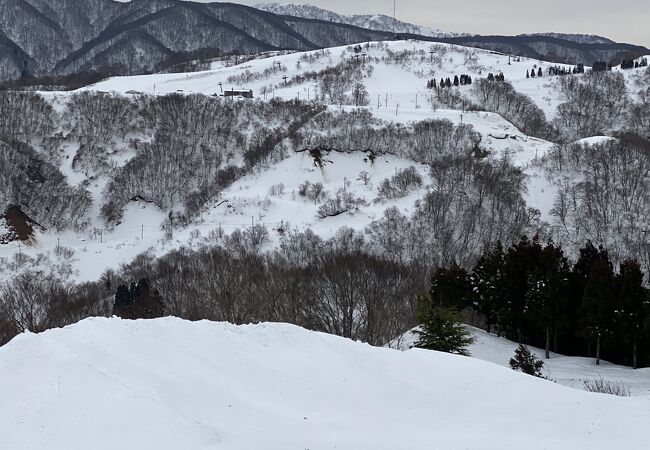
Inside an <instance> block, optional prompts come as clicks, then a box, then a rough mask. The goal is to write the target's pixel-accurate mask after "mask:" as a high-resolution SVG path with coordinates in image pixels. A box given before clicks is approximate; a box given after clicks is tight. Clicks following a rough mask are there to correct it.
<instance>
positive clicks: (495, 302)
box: [470, 242, 503, 334]
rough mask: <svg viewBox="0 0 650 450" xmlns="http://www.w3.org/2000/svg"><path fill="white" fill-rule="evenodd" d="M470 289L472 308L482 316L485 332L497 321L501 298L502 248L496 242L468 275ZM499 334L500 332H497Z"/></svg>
mask: <svg viewBox="0 0 650 450" xmlns="http://www.w3.org/2000/svg"><path fill="white" fill-rule="evenodd" d="M470 283H471V287H472V306H473V307H474V309H475V310H476V311H478V312H479V313H481V314H483V316H484V317H485V322H486V325H487V332H488V333H490V332H491V331H492V325H494V324H496V323H497V322H500V321H499V316H500V310H501V308H502V305H501V299H502V297H503V246H502V245H501V242H497V244H496V245H495V246H494V248H493V249H492V250H490V251H487V252H486V253H485V254H484V255H483V256H482V257H481V259H479V261H478V263H477V264H476V266H475V267H474V270H473V271H472V274H471V275H470ZM499 334H500V332H499Z"/></svg>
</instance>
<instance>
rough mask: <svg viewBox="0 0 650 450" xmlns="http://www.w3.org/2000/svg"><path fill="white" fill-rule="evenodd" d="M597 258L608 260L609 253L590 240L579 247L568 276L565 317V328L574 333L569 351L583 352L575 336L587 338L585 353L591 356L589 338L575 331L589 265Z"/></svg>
mask: <svg viewBox="0 0 650 450" xmlns="http://www.w3.org/2000/svg"><path fill="white" fill-rule="evenodd" d="M597 260H603V261H609V255H608V254H607V252H606V251H605V250H604V249H603V248H602V247H599V248H596V246H594V244H593V243H592V242H591V241H587V244H586V245H585V246H584V247H583V248H581V249H580V256H579V257H578V260H577V261H576V263H575V264H574V265H573V269H572V270H571V275H570V277H569V284H570V293H569V301H568V304H567V317H566V319H567V328H569V329H570V330H573V331H574V334H573V335H572V336H569V342H568V343H567V344H568V345H567V346H566V347H567V350H568V351H569V352H570V353H578V354H581V353H583V351H582V350H581V348H580V346H579V344H580V342H578V341H576V339H575V338H576V337H581V338H586V339H587V345H588V350H587V355H588V356H591V354H592V352H591V339H590V338H589V337H588V336H584V334H582V333H579V332H577V331H578V330H580V328H581V324H580V319H581V315H582V298H583V296H584V292H585V287H586V286H587V282H588V281H589V277H590V275H591V266H592V265H593V263H594V262H595V261H597ZM571 338H572V339H571Z"/></svg>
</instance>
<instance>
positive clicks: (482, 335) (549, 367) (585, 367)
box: [391, 327, 650, 400]
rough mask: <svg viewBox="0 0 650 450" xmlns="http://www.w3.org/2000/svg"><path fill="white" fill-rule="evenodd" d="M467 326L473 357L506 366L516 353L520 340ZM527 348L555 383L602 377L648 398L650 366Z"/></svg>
mask: <svg viewBox="0 0 650 450" xmlns="http://www.w3.org/2000/svg"><path fill="white" fill-rule="evenodd" d="M468 328H469V329H470V331H471V334H472V336H473V337H474V338H475V339H476V340H475V342H474V343H473V344H472V345H471V346H470V347H469V351H470V353H471V355H472V357H473V358H476V359H481V360H483V361H489V362H491V363H494V364H498V365H500V366H504V367H509V364H508V363H509V361H510V358H512V356H513V355H514V354H515V349H516V348H517V346H518V345H519V344H517V343H516V342H512V341H510V340H508V339H506V338H499V337H497V336H495V335H493V334H488V333H486V332H485V331H484V330H481V329H479V328H474V327H468ZM417 338H418V336H417V335H416V334H414V333H410V332H409V333H406V334H405V335H403V336H402V337H401V338H400V339H397V340H395V341H394V342H392V343H391V346H392V347H395V348H397V349H401V350H407V349H409V348H411V347H412V346H413V345H414V343H415V342H416V341H417ZM529 349H530V351H531V353H533V354H534V355H535V356H537V357H538V358H540V359H542V360H543V361H544V370H543V372H544V376H546V377H548V378H549V379H551V380H553V381H555V382H556V383H557V384H561V385H564V386H569V387H572V388H575V389H584V387H585V385H584V383H585V381H593V380H599V379H603V380H605V381H610V382H612V383H616V384H621V383H622V384H624V385H625V386H626V387H628V388H629V389H630V395H632V396H635V397H636V396H641V397H645V398H647V399H648V400H650V368H646V369H636V370H635V369H632V368H631V367H626V366H619V365H616V364H611V363H609V362H607V361H601V362H600V365H599V366H597V365H596V360H595V359H594V358H580V357H573V356H564V355H560V354H557V353H553V352H551V358H550V359H544V349H541V348H536V347H529Z"/></svg>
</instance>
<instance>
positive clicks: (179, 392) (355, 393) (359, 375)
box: [0, 318, 650, 450]
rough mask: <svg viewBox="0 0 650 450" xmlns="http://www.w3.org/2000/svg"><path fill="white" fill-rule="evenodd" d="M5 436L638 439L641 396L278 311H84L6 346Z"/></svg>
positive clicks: (600, 445)
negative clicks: (145, 316) (366, 337)
mask: <svg viewBox="0 0 650 450" xmlns="http://www.w3.org/2000/svg"><path fill="white" fill-rule="evenodd" d="M0 398H2V402H0V448H3V449H11V450H36V449H38V450H40V449H44V448H47V449H49V450H59V449H61V450H63V449H65V450H71V449H74V450H76V449H91V448H92V449H93V450H102V449H115V448H125V449H156V450H167V449H170V450H171V449H174V450H177V449H192V450H200V449H206V450H207V449H228V450H252V449H261V448H263V449H267V450H286V449H299V450H303V449H339V450H358V449H361V448H363V449H376V450H395V449H402V450H416V449H417V450H419V449H432V448H434V449H445V450H454V449H468V448H471V449H476V450H478V449H486V450H487V449H495V448H498V449H503V450H506V449H517V450H519V449H521V448H527V449H553V450H561V449H571V450H573V449H576V448H589V449H592V450H599V449H602V450H610V449H612V448H620V449H625V450H636V449H639V450H640V449H642V448H645V444H646V443H647V442H648V439H650V430H649V429H648V427H647V426H646V424H647V422H648V419H650V404H649V403H648V399H647V398H634V397H631V398H618V397H613V396H607V395H600V394H591V393H587V392H583V391H579V390H574V389H570V388H566V387H564V386H560V385H557V384H554V383H551V382H548V381H544V380H540V379H536V378H533V377H530V376H527V375H522V374H520V373H516V372H514V371H511V370H509V369H505V368H503V367H499V366H497V365H495V364H492V363H488V362H484V361H479V360H476V359H473V358H465V357H459V356H452V355H448V354H443V353H437V352H430V351H425V350H410V351H407V352H399V351H395V350H390V349H384V348H373V347H370V346H368V345H365V344H361V343H355V342H352V341H348V340H345V339H342V338H338V337H334V336H330V335H325V334H319V333H314V332H309V331H306V330H304V329H301V328H298V327H295V326H290V325H283V324H261V325H249V326H234V325H229V324H224V323H212V322H185V321H181V320H179V319H171V318H168V319H159V320H155V321H135V322H132V321H122V320H118V319H88V320H85V321H83V322H81V323H79V324H76V325H74V326H71V327H67V328H64V329H55V330H50V331H47V332H45V333H42V334H40V335H33V334H23V335H21V336H19V337H17V338H16V339H14V340H13V341H12V342H11V343H9V344H8V345H6V346H4V347H2V348H0Z"/></svg>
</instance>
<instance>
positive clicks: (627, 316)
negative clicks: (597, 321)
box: [615, 259, 648, 369]
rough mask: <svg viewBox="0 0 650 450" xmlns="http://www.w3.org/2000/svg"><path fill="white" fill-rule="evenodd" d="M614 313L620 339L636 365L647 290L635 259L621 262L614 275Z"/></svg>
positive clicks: (646, 306) (642, 329)
mask: <svg viewBox="0 0 650 450" xmlns="http://www.w3.org/2000/svg"><path fill="white" fill-rule="evenodd" d="M616 298H617V300H618V301H617V305H616V311H615V312H616V314H615V316H616V317H617V318H618V327H617V328H618V330H619V332H620V335H621V337H622V339H621V340H622V341H623V342H625V344H626V345H629V346H630V347H631V350H632V367H634V368H635V369H636V368H637V367H638V346H639V341H641V339H642V338H643V337H644V335H645V330H644V320H645V318H646V317H647V316H648V291H647V290H646V289H645V288H644V287H643V272H642V271H641V266H640V265H639V263H638V262H637V261H634V260H630V259H628V260H626V261H624V262H622V263H621V268H620V271H619V274H618V275H617V276H616Z"/></svg>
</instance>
